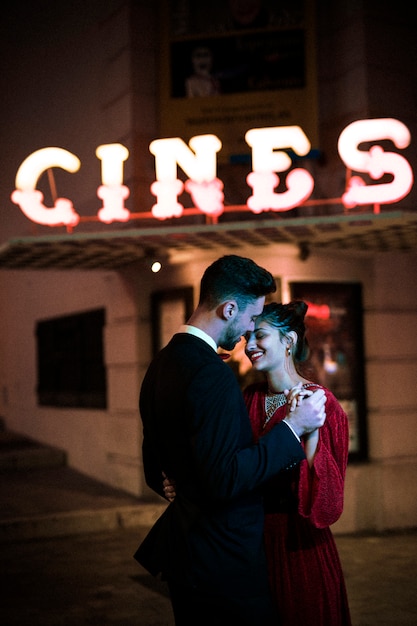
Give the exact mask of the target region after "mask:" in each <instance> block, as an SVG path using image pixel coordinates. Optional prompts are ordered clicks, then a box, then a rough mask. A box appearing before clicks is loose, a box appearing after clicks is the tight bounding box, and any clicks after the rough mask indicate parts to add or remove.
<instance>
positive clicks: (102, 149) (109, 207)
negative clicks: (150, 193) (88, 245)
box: [96, 143, 130, 224]
mask: <svg viewBox="0 0 417 626" xmlns="http://www.w3.org/2000/svg"><path fill="white" fill-rule="evenodd" d="M96 156H97V157H98V158H99V159H100V160H101V180H102V182H103V185H101V186H100V187H99V188H98V189H97V195H98V197H99V198H100V199H101V200H103V207H102V208H101V209H100V210H99V212H98V218H99V220H100V221H101V222H105V223H106V224H109V223H110V222H114V221H118V222H127V221H128V220H129V218H130V211H129V210H128V209H126V208H125V206H124V201H125V199H126V198H128V197H129V193H130V191H129V188H128V187H126V186H125V185H123V184H122V183H123V163H124V161H126V159H127V158H128V156H129V151H128V149H127V148H125V147H124V146H122V145H121V144H120V143H110V144H106V145H102V146H99V147H98V148H97V150H96Z"/></svg>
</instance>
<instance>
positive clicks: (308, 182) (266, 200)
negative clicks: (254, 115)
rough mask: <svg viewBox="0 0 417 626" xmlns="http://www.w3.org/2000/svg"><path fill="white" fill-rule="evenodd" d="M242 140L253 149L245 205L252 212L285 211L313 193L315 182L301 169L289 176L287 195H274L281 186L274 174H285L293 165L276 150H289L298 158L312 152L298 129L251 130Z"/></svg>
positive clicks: (285, 155) (302, 133) (284, 154)
mask: <svg viewBox="0 0 417 626" xmlns="http://www.w3.org/2000/svg"><path fill="white" fill-rule="evenodd" d="M245 139H246V142H247V143H248V144H249V145H250V146H251V147H252V168H253V171H252V172H251V173H250V174H249V175H248V176H247V178H246V181H247V183H248V185H249V186H250V187H252V191H253V194H252V196H250V197H249V198H248V202H247V204H248V207H249V208H250V209H251V211H253V212H254V213H260V212H261V211H266V210H268V209H271V210H273V211H288V210H289V209H292V208H294V207H295V206H299V205H300V204H302V203H303V202H304V201H305V200H307V198H308V197H309V196H310V195H311V192H312V191H313V188H314V180H313V177H312V176H311V175H310V174H309V172H307V171H306V170H304V169H301V168H296V169H294V170H292V171H291V172H290V173H289V174H288V176H287V179H286V185H287V191H285V192H282V193H276V192H274V189H275V188H276V187H277V186H278V185H279V182H280V179H279V177H278V176H277V174H276V173H275V172H284V171H285V170H288V169H289V168H290V167H291V164H292V161H291V158H290V157H289V156H288V154H286V153H285V152H284V151H283V150H278V148H287V149H292V150H293V151H294V152H295V153H296V154H298V155H299V156H304V155H306V154H308V152H309V151H310V150H311V144H310V142H309V140H308V139H307V137H306V135H305V133H304V131H303V130H302V129H301V128H300V127H299V126H277V127H274V128H253V129H251V130H249V131H248V132H247V133H246V135H245Z"/></svg>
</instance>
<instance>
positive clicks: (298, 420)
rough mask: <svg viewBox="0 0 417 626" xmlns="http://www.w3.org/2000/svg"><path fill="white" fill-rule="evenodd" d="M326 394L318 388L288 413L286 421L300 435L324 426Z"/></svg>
mask: <svg viewBox="0 0 417 626" xmlns="http://www.w3.org/2000/svg"><path fill="white" fill-rule="evenodd" d="M325 404H326V394H325V393H324V390H323V389H317V390H316V391H314V392H313V393H312V394H311V395H310V396H308V397H304V398H303V400H302V401H301V402H297V403H296V406H295V407H294V406H293V407H292V410H291V411H290V412H289V413H288V415H287V417H285V418H284V421H285V422H287V423H288V424H289V425H290V426H291V428H292V429H293V430H294V431H295V432H296V433H297V435H298V436H299V437H302V436H303V435H306V434H307V433H311V432H312V431H313V430H315V429H316V428H320V427H321V426H323V424H324V422H325V421H326V409H325Z"/></svg>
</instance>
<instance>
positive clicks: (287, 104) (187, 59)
mask: <svg viewBox="0 0 417 626" xmlns="http://www.w3.org/2000/svg"><path fill="white" fill-rule="evenodd" d="M161 6H162V14H161V17H162V20H161V45H162V49H163V53H162V55H161V59H162V65H161V90H160V93H161V115H160V125H161V128H160V133H161V135H162V136H163V137H177V136H178V137H181V138H182V139H183V140H184V141H186V142H188V141H189V139H190V137H192V136H194V135H202V134H206V133H208V134H215V135H217V136H218V137H219V139H220V140H221V141H222V144H223V147H222V149H221V151H220V152H219V154H218V161H219V163H228V162H232V161H233V159H235V158H237V157H240V156H242V155H250V148H249V146H248V145H247V143H246V142H245V133H246V131H248V130H249V129H251V128H259V127H268V126H291V125H298V126H301V128H302V129H303V131H304V132H305V133H306V135H307V137H308V138H309V140H310V142H311V144H312V147H313V148H318V145H317V144H318V117H317V79H316V46H315V20H314V14H315V0H291V1H288V2H279V3H277V2H274V0H259V1H256V2H249V3H248V2H247V1H243V2H240V1H233V2H225V1H224V0H212V1H211V2H206V3H201V2H200V1H199V0H188V1H187V2H184V1H183V0H170V1H168V0H162V5H161ZM306 102H308V106H306V105H305V103H306Z"/></svg>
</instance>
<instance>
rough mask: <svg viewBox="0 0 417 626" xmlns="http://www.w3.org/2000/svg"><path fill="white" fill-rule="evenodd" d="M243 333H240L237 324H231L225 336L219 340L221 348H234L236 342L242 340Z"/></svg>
mask: <svg viewBox="0 0 417 626" xmlns="http://www.w3.org/2000/svg"><path fill="white" fill-rule="evenodd" d="M240 338H241V335H240V334H238V331H237V327H236V325H235V324H233V325H232V326H229V327H228V328H227V330H226V332H225V335H224V337H222V338H221V340H220V342H219V346H220V348H222V349H223V350H233V348H234V347H235V346H236V344H237V343H238V342H239V341H240Z"/></svg>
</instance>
